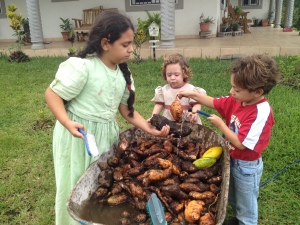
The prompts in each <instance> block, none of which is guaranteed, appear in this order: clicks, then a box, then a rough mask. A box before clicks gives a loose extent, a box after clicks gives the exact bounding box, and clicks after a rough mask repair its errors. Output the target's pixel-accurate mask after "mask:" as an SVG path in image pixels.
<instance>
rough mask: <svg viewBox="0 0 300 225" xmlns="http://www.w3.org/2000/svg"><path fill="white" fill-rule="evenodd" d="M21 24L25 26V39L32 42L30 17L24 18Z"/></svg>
mask: <svg viewBox="0 0 300 225" xmlns="http://www.w3.org/2000/svg"><path fill="white" fill-rule="evenodd" d="M21 24H22V26H23V31H22V32H23V35H24V37H23V41H25V42H27V43H30V42H31V38H30V29H29V20H28V18H23V19H22V20H21Z"/></svg>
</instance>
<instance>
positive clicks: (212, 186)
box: [209, 184, 221, 194]
mask: <svg viewBox="0 0 300 225" xmlns="http://www.w3.org/2000/svg"><path fill="white" fill-rule="evenodd" d="M209 189H210V191H211V192H213V193H214V194H219V193H220V191H221V189H220V187H218V186H217V185H215V184H210V185H209Z"/></svg>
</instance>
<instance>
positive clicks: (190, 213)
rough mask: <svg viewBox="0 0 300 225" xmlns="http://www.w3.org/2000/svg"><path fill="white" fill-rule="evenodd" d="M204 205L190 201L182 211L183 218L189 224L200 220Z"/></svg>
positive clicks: (198, 201) (201, 202) (200, 202)
mask: <svg viewBox="0 0 300 225" xmlns="http://www.w3.org/2000/svg"><path fill="white" fill-rule="evenodd" d="M204 205H205V203H204V202H203V201H201V200H192V201H190V202H189V203H188V205H187V206H186V207H185V210H184V217H185V219H186V220H187V221H188V222H189V223H195V222H196V221H197V220H199V219H200V215H201V211H202V208H203V206H204Z"/></svg>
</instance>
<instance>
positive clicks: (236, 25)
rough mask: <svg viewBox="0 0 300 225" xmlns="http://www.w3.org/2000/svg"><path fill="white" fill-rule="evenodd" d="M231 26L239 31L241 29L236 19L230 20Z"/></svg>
mask: <svg viewBox="0 0 300 225" xmlns="http://www.w3.org/2000/svg"><path fill="white" fill-rule="evenodd" d="M231 27H232V30H233V31H240V30H241V24H239V22H237V21H232V22H231Z"/></svg>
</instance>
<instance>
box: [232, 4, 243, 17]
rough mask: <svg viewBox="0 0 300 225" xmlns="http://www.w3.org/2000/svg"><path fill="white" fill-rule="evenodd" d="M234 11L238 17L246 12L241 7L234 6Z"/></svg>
mask: <svg viewBox="0 0 300 225" xmlns="http://www.w3.org/2000/svg"><path fill="white" fill-rule="evenodd" d="M233 11H234V12H235V14H237V15H238V14H241V13H243V12H244V10H243V9H242V8H241V7H239V6H234V7H233Z"/></svg>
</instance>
